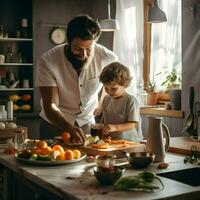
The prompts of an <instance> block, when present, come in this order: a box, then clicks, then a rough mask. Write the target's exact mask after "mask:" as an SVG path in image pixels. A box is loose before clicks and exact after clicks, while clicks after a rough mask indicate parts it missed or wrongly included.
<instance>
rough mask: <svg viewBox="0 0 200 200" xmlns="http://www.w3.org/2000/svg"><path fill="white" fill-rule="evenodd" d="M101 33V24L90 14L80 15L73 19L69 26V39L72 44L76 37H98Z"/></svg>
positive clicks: (91, 38)
mask: <svg viewBox="0 0 200 200" xmlns="http://www.w3.org/2000/svg"><path fill="white" fill-rule="evenodd" d="M100 34H101V30H100V25H99V23H98V22H97V21H95V20H93V19H92V18H91V17H89V16H88V15H80V16H77V17H75V18H74V19H72V20H71V21H70V22H69V24H68V27H67V40H68V43H69V44H70V43H71V42H72V40H73V39H74V38H76V37H79V38H81V39H82V40H94V39H98V37H99V36H100Z"/></svg>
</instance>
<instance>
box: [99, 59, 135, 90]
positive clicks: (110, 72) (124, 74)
mask: <svg viewBox="0 0 200 200" xmlns="http://www.w3.org/2000/svg"><path fill="white" fill-rule="evenodd" d="M99 80H100V82H102V83H103V84H108V83H111V82H115V83H117V84H119V85H122V86H124V87H128V86H129V84H130V82H131V80H132V77H131V76H130V71H129V69H128V68H127V67H126V66H124V65H123V64H121V63H120V62H112V63H110V64H109V65H107V66H106V67H104V69H103V70H102V72H101V74H100V77H99Z"/></svg>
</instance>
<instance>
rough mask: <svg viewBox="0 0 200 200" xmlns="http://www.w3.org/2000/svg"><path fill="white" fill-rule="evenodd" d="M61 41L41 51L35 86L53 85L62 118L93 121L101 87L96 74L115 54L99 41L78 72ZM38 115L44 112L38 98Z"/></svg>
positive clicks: (81, 123)
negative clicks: (47, 49)
mask: <svg viewBox="0 0 200 200" xmlns="http://www.w3.org/2000/svg"><path fill="white" fill-rule="evenodd" d="M64 46H65V44H62V45H58V46H56V47H54V48H53V49H50V50H49V51H47V52H46V53H44V54H43V55H42V56H41V58H40V59H39V61H38V64H37V71H36V86H38V87H40V86H57V87H58V92H59V109H60V110H61V112H62V113H63V114H64V116H65V118H66V120H67V121H68V122H70V123H72V124H74V123H75V121H76V122H77V123H78V124H79V126H82V125H84V124H86V123H89V122H93V121H94V116H93V111H94V109H95V108H96V106H97V104H98V93H99V92H100V90H101V88H102V84H101V83H100V82H99V75H100V73H101V71H102V69H103V68H104V67H105V66H106V65H107V64H109V63H111V62H114V61H117V56H116V55H115V54H114V53H113V52H112V51H110V50H108V49H106V48H105V47H103V46H102V45H100V44H95V52H94V56H93V58H92V60H91V62H90V64H89V65H86V66H84V68H83V70H82V71H81V73H80V75H79V76H78V75H77V72H76V71H75V70H74V68H73V66H72V64H71V63H70V62H69V61H68V60H67V58H66V57H65V54H64ZM41 107H42V110H41V113H40V115H41V117H42V118H43V119H45V120H46V121H48V119H47V117H46V116H45V113H44V109H43V103H42V99H41Z"/></svg>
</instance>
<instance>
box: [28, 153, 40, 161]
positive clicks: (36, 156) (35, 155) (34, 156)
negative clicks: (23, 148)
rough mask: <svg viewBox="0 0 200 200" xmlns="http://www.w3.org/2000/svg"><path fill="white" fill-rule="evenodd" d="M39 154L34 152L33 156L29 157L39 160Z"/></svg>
mask: <svg viewBox="0 0 200 200" xmlns="http://www.w3.org/2000/svg"><path fill="white" fill-rule="evenodd" d="M37 158H38V155H37V154H36V153H34V154H32V155H31V157H30V158H29V159H30V160H37Z"/></svg>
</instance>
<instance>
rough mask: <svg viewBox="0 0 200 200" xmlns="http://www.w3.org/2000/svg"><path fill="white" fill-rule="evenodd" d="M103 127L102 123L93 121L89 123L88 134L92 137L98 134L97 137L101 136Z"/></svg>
mask: <svg viewBox="0 0 200 200" xmlns="http://www.w3.org/2000/svg"><path fill="white" fill-rule="evenodd" d="M103 127H104V124H102V123H95V124H90V134H91V136H92V137H94V136H99V138H100V139H101V138H102V129H103Z"/></svg>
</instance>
